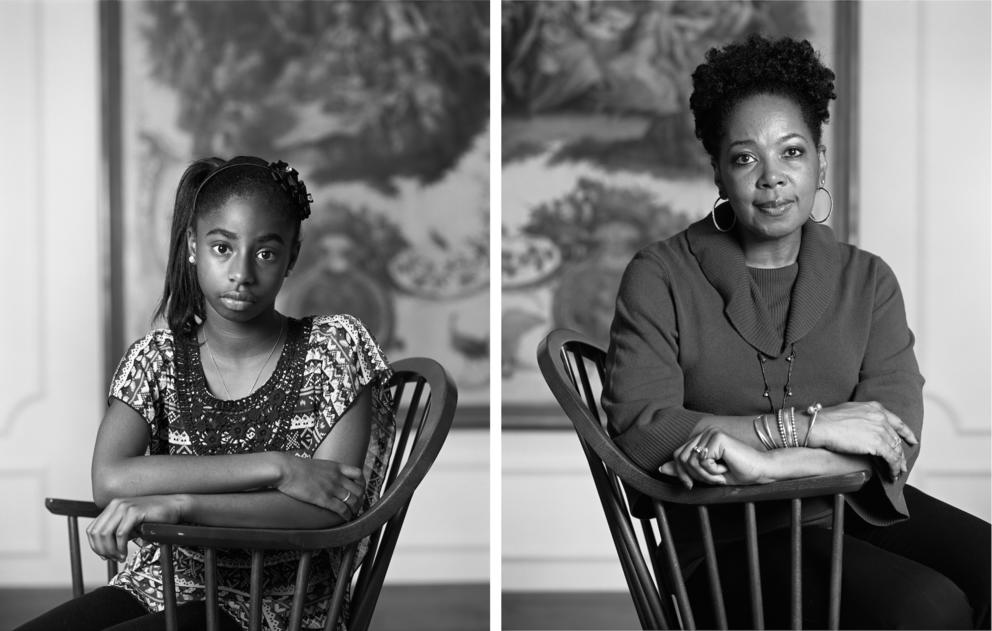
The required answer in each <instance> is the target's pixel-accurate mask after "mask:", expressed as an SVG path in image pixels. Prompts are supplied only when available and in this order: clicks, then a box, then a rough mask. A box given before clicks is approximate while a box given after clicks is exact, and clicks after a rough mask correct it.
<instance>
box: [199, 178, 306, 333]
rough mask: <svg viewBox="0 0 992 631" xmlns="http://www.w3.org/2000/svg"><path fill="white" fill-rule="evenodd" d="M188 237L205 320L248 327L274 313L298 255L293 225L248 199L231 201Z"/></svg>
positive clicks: (204, 218) (208, 215)
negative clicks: (194, 262) (240, 323)
mask: <svg viewBox="0 0 992 631" xmlns="http://www.w3.org/2000/svg"><path fill="white" fill-rule="evenodd" d="M195 228H196V229H195V232H194V231H193V230H189V231H187V234H186V240H187V246H188V248H189V251H190V253H191V254H193V255H194V256H195V257H196V275H197V279H198V280H199V282H200V289H201V290H202V291H203V296H204V301H205V303H206V304H205V307H206V312H207V317H208V318H210V317H213V316H215V315H217V316H220V317H221V318H224V319H226V320H232V321H235V322H249V321H251V320H253V319H255V318H257V317H258V316H260V315H266V314H269V313H270V312H271V311H272V309H274V305H275V300H276V296H277V295H278V294H279V289H280V288H282V282H283V279H285V277H286V275H287V273H288V272H289V270H290V269H291V268H292V266H293V264H295V263H296V257H297V255H298V254H299V251H300V244H299V240H298V239H297V238H296V226H295V225H294V223H293V222H292V221H291V220H290V219H288V218H286V217H283V216H280V214H279V213H278V212H275V211H271V210H269V209H267V208H265V207H261V206H260V205H259V204H257V203H256V202H254V201H253V200H251V199H246V198H242V197H232V198H230V199H229V200H228V201H227V202H226V203H225V204H224V205H222V206H221V207H220V208H218V209H216V210H213V211H211V212H209V213H206V214H204V215H202V216H200V217H198V218H197V220H196V224H195Z"/></svg>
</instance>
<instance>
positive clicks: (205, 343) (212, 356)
mask: <svg viewBox="0 0 992 631" xmlns="http://www.w3.org/2000/svg"><path fill="white" fill-rule="evenodd" d="M285 330H286V320H285V319H283V321H282V325H281V326H280V327H279V335H277V336H276V341H275V342H274V343H273V344H272V348H271V349H269V354H268V356H266V358H265V361H264V362H262V367H261V368H259V369H258V374H257V375H255V381H253V382H251V389H250V390H248V394H246V395H245V397H247V396H251V393H252V392H254V391H255V386H256V385H257V384H258V380H259V379H260V378H261V377H262V372H263V371H264V370H265V367H266V366H268V365H269V360H270V359H272V353H274V352H276V346H279V340H281V339H282V334H283V332H284V331H285ZM208 342H209V340H208V339H207V327H203V345H204V346H206V347H207V354H208V355H210V362H211V363H213V365H214V370H216V371H217V376H218V377H220V383H221V385H222V386H224V392H226V393H227V398H228V399H230V400H233V399H234V396H232V395H231V390H230V389H229V388H228V387H227V382H226V381H225V380H224V373H223V372H221V369H220V367H219V366H218V365H217V358H215V357H214V352H213V351H212V350H210V344H209V343H208ZM241 398H244V397H241Z"/></svg>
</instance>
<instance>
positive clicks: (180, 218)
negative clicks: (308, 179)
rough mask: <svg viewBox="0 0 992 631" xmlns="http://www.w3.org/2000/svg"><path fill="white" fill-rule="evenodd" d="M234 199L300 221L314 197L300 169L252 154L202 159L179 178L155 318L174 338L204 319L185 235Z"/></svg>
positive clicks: (308, 213) (194, 327)
mask: <svg viewBox="0 0 992 631" xmlns="http://www.w3.org/2000/svg"><path fill="white" fill-rule="evenodd" d="M232 197H244V198H249V197H250V198H253V199H257V200H259V201H260V202H261V203H263V204H264V205H265V206H266V207H268V208H271V209H273V210H276V211H277V212H281V213H285V214H286V216H288V217H291V218H292V219H293V220H294V221H295V222H296V235H297V236H296V239H297V240H299V234H300V222H301V221H303V220H304V219H306V218H307V217H309V216H310V204H311V202H312V201H313V198H312V197H311V196H310V194H309V193H308V192H307V187H306V185H305V184H304V183H303V181H302V180H301V179H300V176H299V173H297V171H296V169H294V168H292V167H290V166H289V165H288V164H286V163H285V162H282V161H279V162H271V163H270V162H266V161H265V160H262V159H261V158H255V157H252V156H238V157H236V158H232V159H231V160H227V161H225V160H222V159H220V158H203V159H201V160H197V161H195V162H193V163H192V164H190V165H189V166H188V167H187V168H186V170H185V171H184V172H183V174H182V177H181V178H180V179H179V187H178V188H177V189H176V204H175V209H174V211H173V214H172V229H171V232H170V237H169V262H168V263H167V264H166V273H165V287H164V288H163V290H162V298H161V299H160V300H159V303H158V307H157V308H156V310H155V316H154V317H156V318H157V317H160V316H162V317H164V318H165V320H166V322H167V323H168V325H169V328H170V329H172V331H173V333H174V334H177V335H185V336H189V335H192V334H193V333H194V331H196V326H197V320H198V319H199V320H201V321H202V320H203V318H204V317H205V315H206V312H205V310H204V304H203V291H202V290H201V289H200V283H199V281H198V280H197V278H196V267H195V266H193V265H190V264H189V263H188V262H187V251H186V231H187V230H189V229H195V223H196V218H197V217H200V216H202V215H205V214H207V213H210V212H212V211H214V210H216V209H218V208H220V207H221V206H222V205H224V204H225V203H227V201H228V200H229V199H231V198H232Z"/></svg>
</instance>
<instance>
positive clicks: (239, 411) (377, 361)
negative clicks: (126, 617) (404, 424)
mask: <svg viewBox="0 0 992 631" xmlns="http://www.w3.org/2000/svg"><path fill="white" fill-rule="evenodd" d="M390 375H391V371H390V369H389V366H388V364H387V363H386V358H385V356H384V355H383V352H382V350H381V349H380V348H379V346H378V344H377V343H376V342H375V340H374V339H373V338H372V335H371V334H370V333H369V332H368V331H367V330H366V328H365V326H364V325H362V323H361V322H360V321H359V320H358V319H357V318H354V317H352V316H348V315H335V316H316V317H309V318H304V319H302V320H296V319H290V320H289V323H288V334H287V338H286V343H285V346H284V348H283V351H282V354H281V356H280V358H279V361H278V364H277V365H276V368H275V371H274V372H273V374H272V376H271V377H270V378H269V379H268V381H266V382H265V384H263V385H262V386H261V387H260V388H259V389H258V390H256V391H255V392H253V393H252V394H251V395H249V396H247V397H245V398H242V399H237V400H231V401H225V400H220V399H217V398H215V397H213V396H212V395H211V394H210V392H209V391H208V389H207V384H206V379H205V377H204V373H203V368H202V365H201V363H200V349H199V346H198V344H197V343H196V341H195V340H187V339H185V338H183V337H174V336H173V334H172V331H170V330H168V329H156V330H154V331H152V332H150V333H149V334H148V335H146V336H145V337H144V338H142V339H141V340H138V341H137V342H135V343H134V344H132V345H131V347H130V348H129V349H128V351H127V353H126V354H125V356H124V358H123V359H122V360H121V363H120V365H119V366H118V368H117V371H116V373H115V375H114V379H113V383H112V384H111V388H110V394H109V396H110V397H111V398H115V399H119V400H121V401H123V402H124V403H126V404H127V405H128V406H130V407H131V408H133V409H134V410H135V411H136V412H137V413H138V414H140V415H141V416H142V417H143V418H144V419H145V421H147V423H148V428H149V436H150V440H149V447H148V452H147V453H148V454H173V455H178V454H182V455H196V456H209V455H213V454H242V453H252V452H262V451H288V452H291V453H293V454H295V455H296V456H298V457H301V458H310V457H312V456H313V454H314V452H315V451H316V449H317V447H318V446H319V445H320V443H321V442H322V441H323V440H324V437H325V436H327V434H328V433H329V432H330V431H331V428H333V427H334V424H335V423H336V422H337V421H338V419H339V418H340V417H341V416H342V415H343V414H344V413H345V411H346V410H347V409H348V407H349V406H350V405H351V403H352V401H354V400H355V399H356V398H357V396H358V394H359V393H360V392H361V391H362V390H363V389H364V388H365V387H371V388H372V409H373V414H372V419H371V424H372V426H371V438H370V440H369V450H368V454H367V456H366V459H365V467H364V474H365V479H366V480H367V485H366V492H365V501H364V506H363V507H362V511H365V510H368V508H369V507H370V506H371V505H372V504H373V503H374V502H375V501H376V500H377V498H378V496H379V491H380V490H381V486H382V481H383V477H384V476H385V468H386V463H387V461H388V458H389V455H390V453H391V450H392V440H393V434H394V430H395V419H394V418H393V414H392V407H391V402H390V393H389V389H388V388H387V387H385V385H386V382H387V381H388V379H389V377H390ZM137 543H138V544H139V549H138V552H137V553H136V554H133V555H132V556H131V557H130V558H129V559H128V560H127V562H126V563H125V565H124V568H123V569H122V570H121V572H120V573H118V574H117V576H115V577H114V578H113V580H112V581H111V583H110V584H111V585H116V586H118V587H122V588H124V589H126V590H127V591H129V592H130V593H131V594H133V595H134V596H136V597H137V598H138V599H139V600H140V601H141V602H142V603H144V605H145V606H146V607H148V609H149V610H150V611H161V610H162V609H163V608H164V600H163V594H162V579H161V570H160V567H159V549H158V546H157V545H155V544H154V543H149V542H144V541H141V540H140V539H139V540H138V541H137ZM366 545H367V542H362V545H361V546H360V547H359V551H358V554H359V556H358V560H360V559H361V557H363V556H364V553H365V548H366ZM173 550H174V563H175V577H176V591H177V601H179V602H184V601H187V600H203V599H205V597H206V592H205V588H204V579H203V576H204V564H203V551H202V549H197V548H185V547H174V548H173ZM342 555H343V553H342V551H341V550H337V549H332V550H328V551H324V552H322V553H319V554H315V555H314V557H313V560H312V565H311V570H310V582H309V585H308V587H307V597H306V606H305V610H304V619H303V627H304V628H306V629H311V628H318V629H322V628H323V627H324V622H325V618H326V616H325V615H324V614H323V611H324V610H325V608H326V606H327V601H328V600H329V599H330V596H331V593H332V591H333V589H334V584H335V581H336V580H337V575H338V569H339V567H340V563H341V557H342ZM298 559H299V553H296V552H292V551H273V552H267V553H266V554H265V557H264V578H263V586H262V590H263V592H264V598H263V601H262V615H263V618H264V623H263V625H264V628H265V629H270V630H273V631H275V630H281V629H284V628H285V627H286V625H287V623H288V619H289V611H290V607H291V604H292V596H293V592H294V586H295V579H296V562H297V560H298ZM355 566H356V567H357V566H358V563H357V562H356V563H355ZM217 571H218V594H219V599H220V602H221V607H222V609H223V610H224V611H225V612H227V613H228V614H229V615H231V616H232V617H233V618H234V619H235V620H237V621H238V622H240V624H241V626H242V627H243V628H245V629H247V628H248V617H249V585H250V582H249V581H250V575H251V556H250V553H249V552H248V551H245V550H220V551H218V554H217ZM347 580H348V581H349V583H350V581H351V576H349V577H347ZM346 603H347V600H346ZM345 610H347V607H346V608H345ZM339 628H344V627H343V625H340V624H339Z"/></svg>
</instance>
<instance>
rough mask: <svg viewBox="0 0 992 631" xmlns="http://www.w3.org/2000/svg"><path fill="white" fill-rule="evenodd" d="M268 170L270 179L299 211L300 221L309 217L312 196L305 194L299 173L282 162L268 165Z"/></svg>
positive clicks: (304, 186)
mask: <svg viewBox="0 0 992 631" xmlns="http://www.w3.org/2000/svg"><path fill="white" fill-rule="evenodd" d="M269 170H270V171H271V172H272V179H274V180H275V181H276V182H278V183H279V186H281V187H282V190H284V191H285V192H286V194H287V195H289V198H290V199H292V200H293V203H295V204H296V206H297V207H298V208H299V209H300V219H301V220H303V219H306V218H307V217H309V216H310V204H312V203H313V195H311V194H310V193H308V192H307V185H306V184H304V183H303V180H301V179H300V172H299V171H297V170H296V169H294V168H293V167H291V166H289V165H288V164H286V163H285V162H283V161H282V160H279V161H277V162H272V163H270V164H269Z"/></svg>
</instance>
